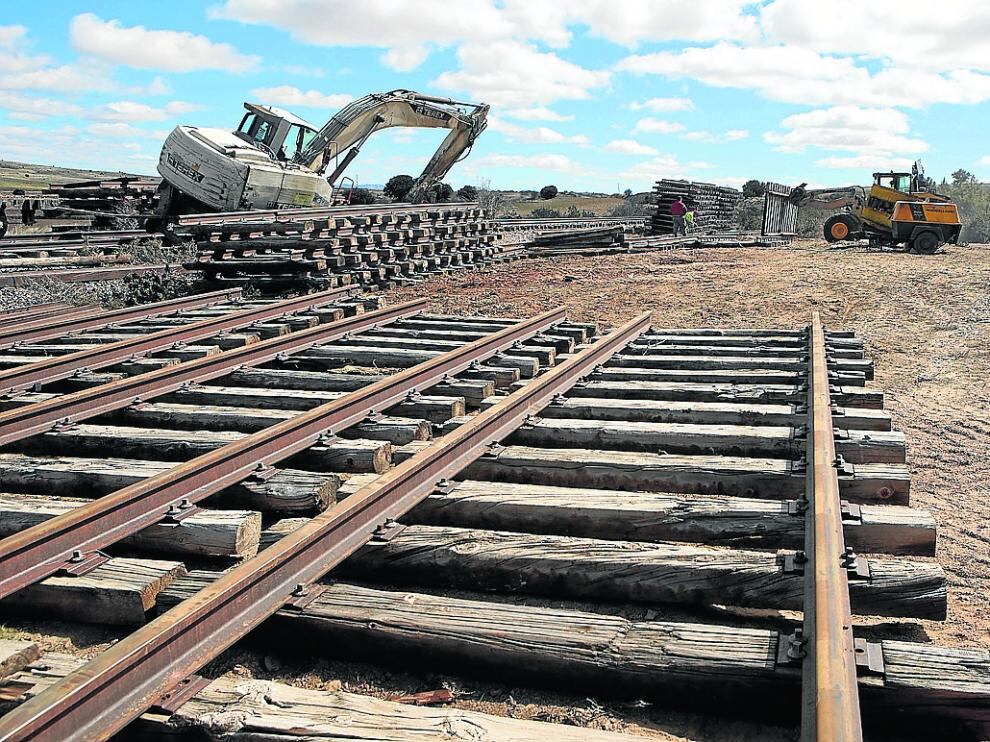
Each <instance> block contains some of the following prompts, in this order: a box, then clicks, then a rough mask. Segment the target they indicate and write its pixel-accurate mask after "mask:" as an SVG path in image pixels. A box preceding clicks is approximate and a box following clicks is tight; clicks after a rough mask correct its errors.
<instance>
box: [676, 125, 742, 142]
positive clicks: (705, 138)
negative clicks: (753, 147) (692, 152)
mask: <svg viewBox="0 0 990 742" xmlns="http://www.w3.org/2000/svg"><path fill="white" fill-rule="evenodd" d="M748 136H749V132H748V131H747V130H746V129H729V130H728V131H723V132H722V133H721V134H713V133H712V132H710V131H689V132H688V133H687V134H684V135H683V136H682V137H681V139H686V140H687V141H689V142H705V143H707V144H722V143H723V142H738V141H739V140H740V139H745V138H746V137H748Z"/></svg>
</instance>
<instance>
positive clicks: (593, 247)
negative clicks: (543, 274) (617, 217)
mask: <svg viewBox="0 0 990 742" xmlns="http://www.w3.org/2000/svg"><path fill="white" fill-rule="evenodd" d="M625 247H627V242H626V231H625V229H623V227H621V226H617V227H600V228H591V229H574V230H569V231H567V232H550V233H548V234H539V235H537V236H536V237H535V238H534V239H533V240H531V241H530V242H529V245H528V253H529V254H530V255H532V256H534V257H544V256H546V255H554V254H557V255H560V254H564V253H567V254H572V253H575V252H585V251H591V252H596V253H598V252H601V253H608V252H620V251H622V250H623V249H624V248H625Z"/></svg>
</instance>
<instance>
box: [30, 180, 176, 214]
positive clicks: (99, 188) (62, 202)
mask: <svg viewBox="0 0 990 742" xmlns="http://www.w3.org/2000/svg"><path fill="white" fill-rule="evenodd" d="M160 182H161V181H160V179H158V178H142V177H138V176H122V177H120V178H109V179H107V180H84V181H77V182H74V183H63V184H59V185H52V186H49V187H48V189H47V190H46V191H45V195H46V196H53V197H55V198H57V199H58V203H57V207H58V209H59V210H62V209H73V210H81V211H100V212H117V213H121V214H139V213H140V214H147V213H151V212H152V211H153V210H154V209H155V206H156V205H157V203H158V186H159V184H160Z"/></svg>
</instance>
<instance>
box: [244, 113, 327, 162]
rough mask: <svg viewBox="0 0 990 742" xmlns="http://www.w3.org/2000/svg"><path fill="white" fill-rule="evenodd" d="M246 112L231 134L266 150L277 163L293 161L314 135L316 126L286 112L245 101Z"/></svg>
mask: <svg viewBox="0 0 990 742" xmlns="http://www.w3.org/2000/svg"><path fill="white" fill-rule="evenodd" d="M244 108H246V109H247V113H245V114H244V118H242V119H241V124H240V126H238V127H237V131H235V132H234V134H235V135H236V136H237V137H239V138H240V139H243V140H244V141H245V142H247V143H248V144H251V145H254V146H255V147H258V148H259V149H261V150H267V151H268V152H269V153H270V154H271V155H272V156H273V157H275V159H276V160H278V161H279V162H295V161H296V158H297V157H298V156H299V154H300V153H301V152H302V151H303V150H304V149H306V147H307V146H309V143H310V142H312V141H313V138H314V137H315V136H316V133H317V132H316V129H315V128H314V127H313V126H311V125H310V124H308V123H306V122H305V121H303V120H302V119H301V118H298V117H297V116H294V115H292V114H291V113H289V112H288V111H282V110H280V109H278V108H272V107H270V106H260V105H257V104H255V103H245V104H244Z"/></svg>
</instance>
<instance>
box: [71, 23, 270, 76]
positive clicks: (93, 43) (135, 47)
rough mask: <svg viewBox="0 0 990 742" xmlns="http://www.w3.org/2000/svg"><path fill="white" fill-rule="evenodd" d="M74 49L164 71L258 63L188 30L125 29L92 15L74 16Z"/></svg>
mask: <svg viewBox="0 0 990 742" xmlns="http://www.w3.org/2000/svg"><path fill="white" fill-rule="evenodd" d="M69 37H70V39H71V41H72V46H73V48H75V49H76V51H79V52H81V53H83V54H88V55H90V56H93V57H96V58H98V59H103V60H105V61H107V62H112V63H114V64H122V65H126V66H128V67H137V68H141V69H151V70H164V71H167V72H193V71H196V70H223V71H225V72H245V71H247V70H250V69H252V68H254V67H256V66H257V64H258V62H260V61H261V58H260V57H257V56H255V55H247V54H241V53H240V52H239V51H237V49H235V48H234V47H233V46H231V45H230V44H224V43H219V42H214V41H211V40H210V39H208V38H207V37H205V36H199V35H196V34H192V33H189V32H188V31H159V30H150V29H147V28H145V27H144V26H130V27H125V26H121V25H120V21H117V20H110V21H104V20H103V19H102V18H100V17H99V16H96V15H94V14H93V13H83V14H82V15H77V16H76V17H75V18H73V19H72V22H71V23H70V24H69Z"/></svg>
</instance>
